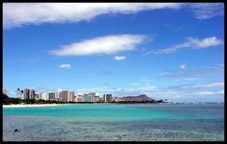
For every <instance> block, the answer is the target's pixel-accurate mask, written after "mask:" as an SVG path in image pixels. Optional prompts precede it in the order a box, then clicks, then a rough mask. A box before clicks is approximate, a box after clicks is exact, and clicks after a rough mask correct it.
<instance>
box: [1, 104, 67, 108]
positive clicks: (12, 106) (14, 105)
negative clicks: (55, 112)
mask: <svg viewBox="0 0 227 144" xmlns="http://www.w3.org/2000/svg"><path fill="white" fill-rule="evenodd" d="M58 105H65V104H24V105H20V104H12V105H3V108H16V107H42V106H58Z"/></svg>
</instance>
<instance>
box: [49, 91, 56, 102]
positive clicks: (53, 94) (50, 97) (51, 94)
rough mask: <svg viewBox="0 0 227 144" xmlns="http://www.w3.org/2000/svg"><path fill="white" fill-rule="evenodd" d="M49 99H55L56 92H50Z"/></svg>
mask: <svg viewBox="0 0 227 144" xmlns="http://www.w3.org/2000/svg"><path fill="white" fill-rule="evenodd" d="M49 100H55V92H49Z"/></svg>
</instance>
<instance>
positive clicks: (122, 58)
mask: <svg viewBox="0 0 227 144" xmlns="http://www.w3.org/2000/svg"><path fill="white" fill-rule="evenodd" d="M114 59H115V60H117V61H120V60H124V59H125V56H115V57H114Z"/></svg>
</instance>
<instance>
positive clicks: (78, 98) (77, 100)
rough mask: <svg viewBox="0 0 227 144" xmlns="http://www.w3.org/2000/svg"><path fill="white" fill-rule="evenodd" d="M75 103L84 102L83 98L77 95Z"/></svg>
mask: <svg viewBox="0 0 227 144" xmlns="http://www.w3.org/2000/svg"><path fill="white" fill-rule="evenodd" d="M75 102H84V98H83V97H82V95H77V97H76V101H75Z"/></svg>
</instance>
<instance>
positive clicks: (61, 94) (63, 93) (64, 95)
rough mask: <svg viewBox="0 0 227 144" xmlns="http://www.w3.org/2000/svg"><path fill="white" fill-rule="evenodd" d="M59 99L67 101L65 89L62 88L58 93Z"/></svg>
mask: <svg viewBox="0 0 227 144" xmlns="http://www.w3.org/2000/svg"><path fill="white" fill-rule="evenodd" d="M59 101H61V102H68V91H67V90H63V91H61V92H60V93H59Z"/></svg>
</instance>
